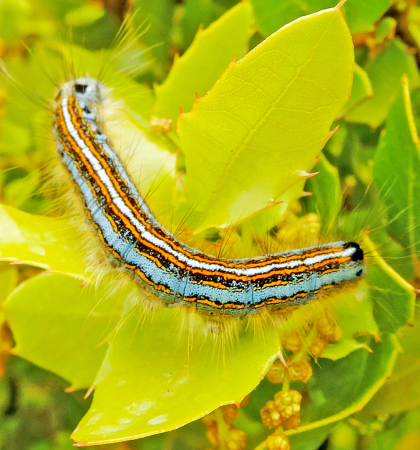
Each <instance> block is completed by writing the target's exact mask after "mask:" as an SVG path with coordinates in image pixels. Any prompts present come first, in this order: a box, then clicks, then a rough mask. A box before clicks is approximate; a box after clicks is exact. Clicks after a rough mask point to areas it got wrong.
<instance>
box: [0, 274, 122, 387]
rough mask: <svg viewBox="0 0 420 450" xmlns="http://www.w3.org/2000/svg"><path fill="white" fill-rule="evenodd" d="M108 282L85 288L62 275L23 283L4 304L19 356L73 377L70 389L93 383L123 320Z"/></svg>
mask: <svg viewBox="0 0 420 450" xmlns="http://www.w3.org/2000/svg"><path fill="white" fill-rule="evenodd" d="M105 286H106V284H105ZM105 286H104V285H103V284H102V285H101V287H100V288H99V289H96V287H95V286H93V287H90V288H89V287H83V286H81V285H80V281H78V280H75V279H73V278H70V277H67V276H64V275H59V274H41V275H39V276H36V277H33V278H30V279H29V280H28V281H25V282H23V283H21V284H20V285H19V286H18V287H17V288H16V289H15V290H14V291H13V292H12V294H11V295H10V296H9V298H8V300H7V301H6V303H5V305H4V308H5V313H6V318H7V320H8V321H9V323H10V326H11V328H12V329H13V336H14V338H15V341H16V347H15V348H14V350H13V352H14V354H16V355H19V356H21V357H23V358H26V359H28V360H29V361H32V362H33V363H35V364H37V365H39V366H41V367H43V368H45V369H48V370H51V371H53V372H55V373H57V374H58V375H60V376H62V377H63V378H65V379H66V380H68V381H70V382H71V387H70V388H68V390H76V389H80V388H87V387H89V386H91V385H92V383H93V381H94V379H95V376H96V374H97V372H98V370H99V368H100V367H101V364H102V360H103V359H104V356H105V354H106V351H107V346H106V345H104V341H105V339H106V337H107V334H108V333H109V331H110V330H112V328H113V327H114V326H115V325H116V323H117V321H118V319H119V315H118V312H119V311H118V309H119V308H118V304H116V303H115V296H113V302H112V303H111V302H110V301H109V298H108V299H107V298H106V294H107V291H106V287H105Z"/></svg>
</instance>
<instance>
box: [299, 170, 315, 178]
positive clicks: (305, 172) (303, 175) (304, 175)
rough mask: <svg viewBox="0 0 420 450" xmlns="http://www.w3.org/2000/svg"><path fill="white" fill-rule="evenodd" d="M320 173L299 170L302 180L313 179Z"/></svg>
mask: <svg viewBox="0 0 420 450" xmlns="http://www.w3.org/2000/svg"><path fill="white" fill-rule="evenodd" d="M318 174H319V172H312V173H310V172H307V171H306V170H298V175H299V176H300V177H302V178H313V177H315V176H316V175H318Z"/></svg>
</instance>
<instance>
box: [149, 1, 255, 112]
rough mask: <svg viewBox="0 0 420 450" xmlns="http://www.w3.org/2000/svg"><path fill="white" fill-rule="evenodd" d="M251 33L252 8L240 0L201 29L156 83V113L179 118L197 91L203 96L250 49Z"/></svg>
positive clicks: (187, 110) (189, 106) (190, 106)
mask: <svg viewBox="0 0 420 450" xmlns="http://www.w3.org/2000/svg"><path fill="white" fill-rule="evenodd" d="M251 34H252V8H251V6H250V5H249V3H246V2H241V3H239V4H238V5H236V6H235V7H234V8H232V9H230V10H229V11H227V12H226V13H225V14H224V15H223V16H222V17H220V19H219V20H217V21H216V22H214V23H213V24H211V25H210V26H209V27H208V28H207V29H205V30H199V31H198V32H197V35H196V37H195V39H194V41H193V43H192V44H191V46H190V47H189V48H188V50H187V51H186V52H185V53H184V54H183V55H182V56H181V57H176V58H175V61H174V64H173V66H172V69H171V71H170V73H169V75H168V77H167V78H166V80H165V82H164V83H163V84H162V85H161V86H156V89H155V92H156V104H155V107H154V113H155V114H156V115H157V116H159V117H168V118H171V119H173V120H176V119H177V118H178V116H179V109H180V108H182V111H183V112H189V111H190V110H191V108H192V106H193V104H194V100H195V94H198V95H199V96H203V95H205V94H206V93H207V91H209V90H210V88H211V87H212V86H213V84H214V83H215V82H216V81H217V80H218V78H219V77H220V75H221V74H222V73H223V71H224V70H225V69H226V67H227V66H228V64H229V63H230V62H231V61H232V59H233V58H234V57H235V56H236V57H239V58H241V57H242V56H243V55H244V54H245V53H246V50H247V46H248V40H249V38H250V36H251Z"/></svg>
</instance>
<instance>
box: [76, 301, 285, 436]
mask: <svg viewBox="0 0 420 450" xmlns="http://www.w3.org/2000/svg"><path fill="white" fill-rule="evenodd" d="M135 311H136V314H135V315H133V314H132V313H129V317H128V318H123V319H122V322H123V325H122V327H121V328H120V329H119V331H118V332H117V333H116V335H115V337H114V339H113V340H112V341H111V343H110V347H109V351H108V353H107V356H106V359H105V361H104V364H103V366H102V369H101V371H100V373H99V374H98V378H97V381H96V383H95V385H96V387H95V394H94V399H93V403H92V406H91V408H90V410H89V411H88V413H87V414H86V416H85V417H84V418H83V420H82V421H81V423H80V424H79V426H78V427H77V429H76V430H75V431H74V433H73V435H72V437H73V439H74V440H75V441H76V442H77V443H78V444H81V445H92V444H98V443H105V442H116V441H125V440H128V439H136V438H139V437H143V436H148V435H152V434H156V433H161V432H163V431H169V430H173V429H175V428H178V427H180V426H182V425H184V424H186V423H188V422H191V421H192V420H196V419H198V418H200V417H202V416H204V415H205V414H207V413H209V412H211V411H213V410H214V409H215V408H217V407H218V406H220V405H225V404H228V403H237V404H239V403H240V402H241V400H242V399H243V398H244V397H245V395H247V394H248V393H249V392H250V391H252V390H253V389H254V388H255V387H256V386H257V385H258V383H259V382H260V380H261V378H262V377H263V376H264V374H265V372H266V371H267V370H268V368H269V366H270V364H271V363H272V362H273V360H274V359H275V358H276V355H277V354H278V352H279V348H280V343H279V338H278V336H277V333H276V332H275V330H271V331H270V330H265V331H264V333H254V332H252V331H250V330H248V331H242V332H241V333H240V335H239V336H238V338H234V339H232V340H224V341H220V340H218V339H217V337H216V338H215V336H211V335H208V334H207V333H206V328H205V325H204V323H203V320H202V318H201V317H199V316H198V315H194V316H192V317H190V318H189V319H188V321H189V326H188V325H187V324H186V323H185V321H182V319H181V314H182V311H180V310H179V309H172V308H162V309H160V310H158V311H156V312H154V313H152V317H149V313H147V314H148V316H147V317H145V318H143V319H142V318H141V317H137V316H138V313H139V311H138V310H137V309H136V310H135ZM143 314H144V313H143ZM181 323H184V326H182V325H180V324H181ZM219 337H220V336H219ZM222 337H223V336H222ZM224 337H225V338H226V336H224ZM245 374H246V376H245Z"/></svg>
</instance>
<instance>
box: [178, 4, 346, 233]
mask: <svg viewBox="0 0 420 450" xmlns="http://www.w3.org/2000/svg"><path fill="white" fill-rule="evenodd" d="M352 69H353V50H352V42H351V39H350V35H349V32H348V29H347V26H346V23H345V21H344V19H343V16H342V14H341V12H340V10H338V9H331V10H326V11H323V12H320V13H318V14H314V15H312V16H308V17H305V18H303V19H301V20H298V21H296V22H294V23H292V24H290V25H289V26H287V27H285V28H283V29H281V30H279V31H278V32H277V33H275V34H274V35H272V36H271V37H270V38H269V39H267V40H266V41H264V42H263V43H262V44H260V45H259V46H258V47H256V48H255V49H254V50H253V51H251V52H250V53H249V54H248V55H247V56H246V57H245V58H244V59H243V60H241V61H239V62H238V63H236V64H232V65H231V66H230V67H229V68H228V69H227V70H226V72H225V73H224V74H223V76H222V77H221V79H220V80H219V81H218V82H217V83H216V85H215V86H214V87H213V89H212V90H211V91H210V92H209V93H208V94H207V96H206V97H204V99H203V100H202V101H200V102H198V103H197V104H196V105H195V107H194V109H193V111H192V112H191V113H189V114H186V115H183V116H181V118H180V119H179V123H178V125H179V134H180V138H181V147H182V149H183V151H184V152H185V156H186V169H187V180H186V181H187V188H188V199H189V201H190V202H191V203H192V204H193V205H194V206H195V207H196V209H197V210H199V211H204V214H203V217H202V220H201V228H206V227H209V226H227V225H230V224H232V223H236V222H237V221H238V220H243V219H245V218H246V217H248V216H249V215H251V214H253V213H255V212H256V211H258V210H261V209H263V208H264V207H266V206H268V204H269V203H271V202H273V201H276V200H278V199H279V197H280V196H281V195H282V194H283V193H284V192H285V191H286V190H287V189H288V188H290V187H291V186H293V185H294V184H296V183H297V182H299V181H300V180H302V177H304V176H305V173H306V172H305V171H306V170H308V169H310V168H311V166H312V165H313V162H314V159H315V157H316V155H317V154H318V153H319V151H320V150H321V148H322V147H323V145H324V144H325V142H326V141H327V139H328V138H329V136H330V130H329V128H330V125H331V123H332V121H333V119H334V117H335V116H336V115H337V113H338V111H339V110H340V108H341V107H342V106H343V104H344V103H345V101H347V99H348V96H349V93H350V87H351V78H352ZM256 155H258V157H256ZM280 170H281V176H279V173H280V172H279V171H280Z"/></svg>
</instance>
